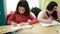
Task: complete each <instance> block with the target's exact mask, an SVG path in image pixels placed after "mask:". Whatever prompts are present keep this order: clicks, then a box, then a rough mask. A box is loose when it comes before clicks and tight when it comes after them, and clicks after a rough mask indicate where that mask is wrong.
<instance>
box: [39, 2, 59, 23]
mask: <svg viewBox="0 0 60 34" xmlns="http://www.w3.org/2000/svg"><path fill="white" fill-rule="evenodd" d="M59 14H60V10H59V9H58V4H57V3H56V2H54V1H51V2H50V3H49V4H48V5H47V7H46V10H45V11H42V12H40V13H39V15H38V20H39V21H40V22H44V23H52V20H56V21H60V15H59Z"/></svg>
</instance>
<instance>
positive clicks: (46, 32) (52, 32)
mask: <svg viewBox="0 0 60 34" xmlns="http://www.w3.org/2000/svg"><path fill="white" fill-rule="evenodd" d="M10 27H11V26H10V25H7V26H0V30H3V31H2V33H6V32H12V31H15V30H12V29H11V28H10ZM56 28H57V29H59V32H60V27H59V26H52V27H41V26H40V24H34V25H33V28H30V29H29V28H27V29H22V30H21V32H19V33H21V34H24V33H26V34H28V33H30V34H57V31H56ZM16 30H18V29H16ZM27 32H28V33H27Z"/></svg>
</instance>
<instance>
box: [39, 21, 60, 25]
mask: <svg viewBox="0 0 60 34" xmlns="http://www.w3.org/2000/svg"><path fill="white" fill-rule="evenodd" d="M40 24H41V26H54V25H60V23H59V22H57V21H53V22H52V23H51V24H47V23H40Z"/></svg>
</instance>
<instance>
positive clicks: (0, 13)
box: [0, 0, 6, 26]
mask: <svg viewBox="0 0 60 34" xmlns="http://www.w3.org/2000/svg"><path fill="white" fill-rule="evenodd" d="M4 6H5V5H4V0H0V26H2V25H6V17H5V9H4Z"/></svg>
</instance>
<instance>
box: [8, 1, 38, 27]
mask: <svg viewBox="0 0 60 34" xmlns="http://www.w3.org/2000/svg"><path fill="white" fill-rule="evenodd" d="M29 19H30V20H31V21H29V22H28V20H29ZM12 21H13V22H12ZM7 23H8V24H10V25H11V24H12V23H13V24H12V25H14V26H15V25H17V24H20V25H28V24H30V25H31V24H34V23H38V20H37V19H36V18H35V17H34V16H33V15H32V14H30V8H29V5H28V2H27V1H25V0H21V1H19V2H18V4H17V7H16V11H15V12H14V13H13V14H12V15H11V17H10V18H9V19H8V21H7Z"/></svg>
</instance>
